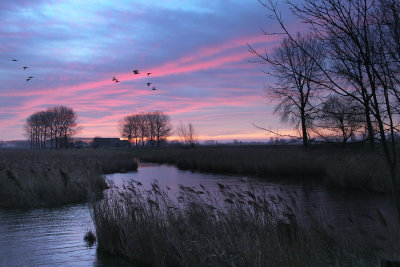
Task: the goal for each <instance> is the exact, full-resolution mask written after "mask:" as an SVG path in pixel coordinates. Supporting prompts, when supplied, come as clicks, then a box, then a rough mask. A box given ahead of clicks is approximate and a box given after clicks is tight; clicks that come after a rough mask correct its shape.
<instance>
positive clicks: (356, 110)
mask: <svg viewBox="0 0 400 267" xmlns="http://www.w3.org/2000/svg"><path fill="white" fill-rule="evenodd" d="M363 126H364V118H363V113H362V108H361V107H360V106H359V105H357V103H356V102H355V101H354V100H352V99H351V98H344V97H340V96H338V95H333V96H330V97H328V98H327V100H326V101H325V102H324V103H323V104H322V108H321V110H320V112H319V115H318V117H317V118H316V119H315V120H314V123H313V127H312V129H313V131H315V132H316V133H317V135H318V136H320V137H322V138H323V139H325V140H328V141H334V142H337V141H339V142H341V143H342V144H346V143H347V142H348V140H349V139H350V138H351V137H353V136H355V135H356V134H357V132H359V131H360V130H362V129H363Z"/></svg>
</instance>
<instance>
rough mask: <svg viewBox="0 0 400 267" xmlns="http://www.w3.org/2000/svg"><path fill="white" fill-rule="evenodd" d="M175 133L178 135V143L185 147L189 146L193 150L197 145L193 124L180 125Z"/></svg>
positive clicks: (196, 135)
mask: <svg viewBox="0 0 400 267" xmlns="http://www.w3.org/2000/svg"><path fill="white" fill-rule="evenodd" d="M177 133H178V136H179V139H180V141H181V142H182V143H183V144H184V145H185V146H190V147H192V148H193V147H195V146H196V144H197V143H198V133H197V131H196V130H195V129H194V127H193V124H191V123H188V124H182V123H180V125H179V127H178V129H177Z"/></svg>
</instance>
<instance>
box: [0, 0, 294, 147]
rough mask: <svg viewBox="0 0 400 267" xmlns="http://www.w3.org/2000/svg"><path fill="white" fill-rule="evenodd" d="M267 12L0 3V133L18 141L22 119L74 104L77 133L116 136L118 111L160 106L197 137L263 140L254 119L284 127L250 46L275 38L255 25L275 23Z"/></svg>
mask: <svg viewBox="0 0 400 267" xmlns="http://www.w3.org/2000/svg"><path fill="white" fill-rule="evenodd" d="M282 12H283V13H284V14H285V12H287V10H285V9H284V8H283V7H282ZM266 14H267V10H266V9H265V8H263V7H262V6H261V5H260V3H259V2H258V1H256V0H254V1H250V0H249V1H247V0H246V1H243V0H237V1H178V0H175V1H120V0H117V1H106V0H103V1H77V0H75V1H73V0H70V1H64V0H52V1H44V0H43V1H42V0H36V1H25V0H19V1H14V0H12V1H11V0H10V1H8V0H5V1H1V2H0V23H1V25H2V27H1V28H0V125H1V127H0V140H13V139H24V135H23V134H24V132H23V125H24V123H25V120H26V118H27V117H28V116H29V115H30V114H32V113H34V112H36V111H39V110H43V109H46V108H47V107H50V106H54V105H65V106H68V107H71V108H73V109H74V110H75V112H76V113H77V115H78V118H79V119H78V121H79V123H80V125H81V126H82V127H83V128H82V132H81V133H79V136H82V137H93V136H102V137H116V136H119V133H118V127H117V125H118V121H119V120H120V119H121V118H122V117H123V116H126V115H129V114H132V113H137V112H151V111H155V110H161V111H164V112H166V113H167V114H169V115H170V117H171V120H172V124H173V125H174V126H176V125H179V123H180V122H183V123H186V122H190V123H192V124H193V125H194V126H195V128H196V129H197V130H198V132H199V134H200V138H201V139H202V140H208V139H215V140H233V139H234V138H236V139H239V140H268V138H269V137H268V136H266V135H265V133H263V132H260V131H259V130H257V129H255V128H254V127H253V126H252V124H251V123H253V122H254V123H256V124H259V125H262V126H264V127H269V126H271V127H272V128H274V129H281V130H283V131H284V130H286V129H288V126H287V125H282V124H281V123H280V122H279V118H278V117H277V115H275V114H273V107H274V105H275V104H274V103H272V102H271V101H270V100H268V99H266V97H265V88H264V86H265V84H268V83H270V82H272V80H270V79H269V78H268V77H267V76H266V75H265V74H263V73H262V72H261V71H260V69H261V68H263V66H261V65H258V64H255V63H251V62H250V61H251V60H252V59H254V57H253V56H252V55H251V53H250V52H248V47H247V44H252V45H253V46H255V47H257V48H259V49H267V51H269V50H270V49H271V48H272V47H274V46H276V45H277V44H279V41H280V39H279V38H280V37H279V36H264V35H263V34H262V32H261V29H264V30H267V31H278V30H279V28H278V26H277V25H276V23H274V22H273V21H271V20H269V19H267V17H266ZM285 16H286V15H285ZM285 19H286V18H285ZM287 20H289V17H288V18H287ZM288 22H289V23H290V21H288ZM289 25H290V24H289ZM296 27H298V25H296V24H295V23H294V24H293V27H292V28H293V29H295V28H296ZM12 59H18V61H17V62H13V61H12ZM23 66H28V67H29V68H28V69H26V70H23V69H22V67H23ZM133 69H139V70H140V72H141V73H140V74H139V75H134V74H133V73H132V70H133ZM147 72H152V75H150V76H147V75H146V73H147ZM28 76H34V77H35V78H33V79H32V80H30V81H29V82H27V81H26V78H27V77H28ZM114 76H115V77H117V78H118V79H119V80H120V81H121V82H120V83H118V84H115V83H113V82H112V77H114ZM147 82H151V83H153V85H154V86H156V87H157V89H158V90H156V91H152V90H151V89H149V88H148V87H147V85H146V83H147Z"/></svg>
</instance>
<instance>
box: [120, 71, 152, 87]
mask: <svg viewBox="0 0 400 267" xmlns="http://www.w3.org/2000/svg"><path fill="white" fill-rule="evenodd" d="M132 72H133V74H135V75H137V74H139V70H133V71H132ZM151 74H152V73H151V72H148V73H147V76H150V75H151ZM112 81H113V82H114V83H119V82H120V80H118V79H117V78H115V77H113V78H112ZM146 84H147V87H150V85H152V83H149V82H147V83H146ZM151 90H153V91H155V90H157V88H156V87H155V86H153V87H152V88H151Z"/></svg>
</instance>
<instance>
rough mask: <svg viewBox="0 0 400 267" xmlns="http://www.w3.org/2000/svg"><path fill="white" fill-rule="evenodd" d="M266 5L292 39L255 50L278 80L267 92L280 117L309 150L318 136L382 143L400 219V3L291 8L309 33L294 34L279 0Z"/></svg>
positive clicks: (384, 0)
mask: <svg viewBox="0 0 400 267" xmlns="http://www.w3.org/2000/svg"><path fill="white" fill-rule="evenodd" d="M260 2H261V1H260ZM261 3H262V4H263V5H264V7H266V8H268V9H269V10H270V11H271V12H270V14H271V15H270V17H271V18H272V19H274V20H275V21H277V22H278V24H279V25H280V27H281V29H282V32H281V34H283V35H284V36H285V38H284V39H283V41H282V43H281V45H280V46H279V47H277V48H276V49H274V50H273V51H272V53H267V52H258V51H256V50H255V49H253V48H252V47H250V51H251V52H253V53H254V54H255V55H257V56H258V58H259V59H260V63H262V64H267V65H269V66H270V72H269V73H270V74H272V75H273V76H274V77H275V78H276V81H277V82H276V84H275V85H273V86H269V87H268V89H267V91H268V95H269V96H271V97H273V98H275V99H277V100H278V101H279V105H278V106H277V107H276V112H277V113H279V114H280V116H281V118H282V120H284V121H290V122H292V123H293V124H294V125H296V126H298V129H300V135H301V137H302V140H303V145H304V146H305V147H306V146H307V145H308V143H309V137H310V136H311V135H312V134H314V133H317V134H319V135H321V133H326V132H329V131H331V129H334V128H336V130H337V131H338V132H341V133H342V139H343V140H344V141H346V140H347V139H348V138H349V136H351V134H352V133H354V132H356V131H359V130H362V132H364V133H365V136H366V140H367V141H368V143H369V144H370V146H371V147H375V145H376V143H379V144H380V145H381V147H382V149H383V151H384V154H385V158H386V161H387V163H388V167H389V170H390V174H391V178H392V183H393V188H394V193H395V194H394V195H395V197H396V202H397V207H398V210H399V215H400V195H399V193H400V187H399V181H398V178H397V168H398V166H397V157H398V155H397V154H398V152H397V149H396V138H397V135H398V132H399V126H400V124H399V123H400V108H399V107H400V2H399V1H393V0H304V1H302V3H299V2H298V1H290V0H288V1H286V3H287V4H289V6H290V10H291V11H292V13H293V15H294V16H295V17H297V18H298V19H299V20H300V21H301V22H303V23H304V24H305V25H308V26H309V27H308V29H309V31H308V32H307V34H300V33H297V34H292V33H291V32H290V31H289V30H288V28H287V27H286V25H285V23H284V21H283V20H282V16H281V15H280V14H279V12H278V9H277V4H276V3H275V2H274V1H273V0H268V1H267V2H261ZM266 34H268V33H266Z"/></svg>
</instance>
